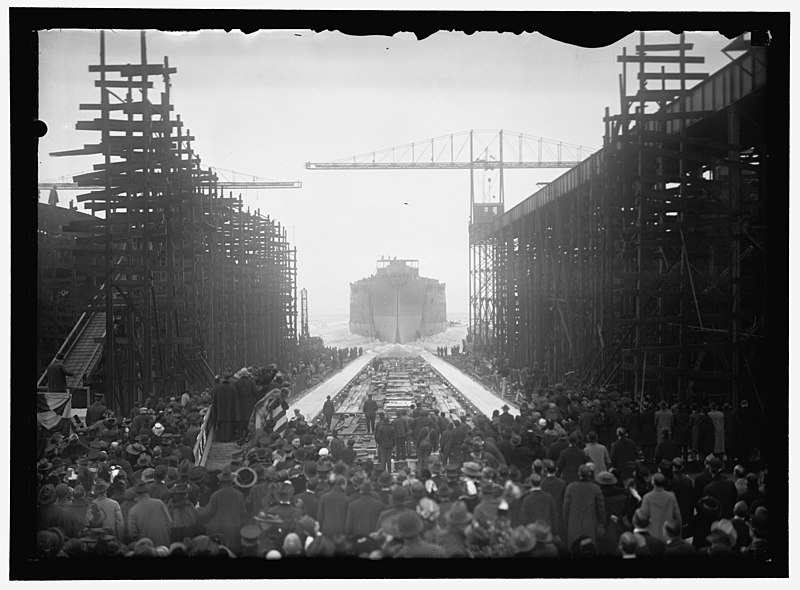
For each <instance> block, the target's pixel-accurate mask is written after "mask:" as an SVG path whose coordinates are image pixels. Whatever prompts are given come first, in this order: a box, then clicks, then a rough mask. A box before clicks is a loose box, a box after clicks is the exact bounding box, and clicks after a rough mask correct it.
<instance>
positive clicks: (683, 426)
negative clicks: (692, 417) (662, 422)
mask: <svg viewBox="0 0 800 590" xmlns="http://www.w3.org/2000/svg"><path fill="white" fill-rule="evenodd" d="M672 440H674V441H675V442H676V443H677V444H678V445H680V446H684V447H688V446H689V445H691V444H692V425H691V423H690V422H689V414H688V413H686V411H684V410H678V411H676V412H675V413H674V415H673V417H672Z"/></svg>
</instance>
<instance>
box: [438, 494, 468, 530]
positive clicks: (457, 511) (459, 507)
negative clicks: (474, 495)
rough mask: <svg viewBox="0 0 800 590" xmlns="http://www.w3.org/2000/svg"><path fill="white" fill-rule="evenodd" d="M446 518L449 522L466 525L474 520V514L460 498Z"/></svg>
mask: <svg viewBox="0 0 800 590" xmlns="http://www.w3.org/2000/svg"><path fill="white" fill-rule="evenodd" d="M444 519H445V521H446V522H447V524H452V525H466V524H468V523H469V522H470V521H471V520H472V514H470V513H469V511H468V510H467V505H466V504H464V502H461V501H460V500H459V501H458V502H456V503H454V504H453V506H452V507H451V508H450V510H448V511H447V513H446V514H445V515H444Z"/></svg>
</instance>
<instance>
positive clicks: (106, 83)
mask: <svg viewBox="0 0 800 590" xmlns="http://www.w3.org/2000/svg"><path fill="white" fill-rule="evenodd" d="M94 85H95V86H96V87H97V88H152V87H153V83H152V82H150V81H147V80H145V81H142V80H95V81H94Z"/></svg>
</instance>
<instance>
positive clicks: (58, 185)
mask: <svg viewBox="0 0 800 590" xmlns="http://www.w3.org/2000/svg"><path fill="white" fill-rule="evenodd" d="M217 186H218V187H219V188H221V189H223V190H226V189H231V190H235V189H242V190H244V189H250V190H255V189H277V188H303V183H302V182H301V181H299V180H289V181H252V182H232V181H228V180H218V181H217ZM38 187H39V189H41V190H49V189H56V190H82V189H89V190H95V189H103V188H105V187H104V186H100V185H83V184H82V185H79V184H78V183H77V182H40V183H39V184H38Z"/></svg>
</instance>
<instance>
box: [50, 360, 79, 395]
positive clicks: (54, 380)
mask: <svg viewBox="0 0 800 590" xmlns="http://www.w3.org/2000/svg"><path fill="white" fill-rule="evenodd" d="M67 375H75V373H73V372H72V371H69V370H67V368H66V367H64V362H63V361H60V360H54V361H53V362H52V363H50V365H49V366H48V367H47V391H53V392H66V391H67Z"/></svg>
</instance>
